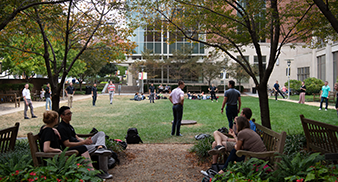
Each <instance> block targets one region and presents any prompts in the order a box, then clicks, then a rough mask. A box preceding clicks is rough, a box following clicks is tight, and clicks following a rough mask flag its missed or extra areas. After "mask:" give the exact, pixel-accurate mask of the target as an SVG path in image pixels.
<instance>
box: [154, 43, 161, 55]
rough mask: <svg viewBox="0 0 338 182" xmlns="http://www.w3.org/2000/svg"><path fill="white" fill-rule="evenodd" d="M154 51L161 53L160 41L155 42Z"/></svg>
mask: <svg viewBox="0 0 338 182" xmlns="http://www.w3.org/2000/svg"><path fill="white" fill-rule="evenodd" d="M155 53H156V54H161V43H155Z"/></svg>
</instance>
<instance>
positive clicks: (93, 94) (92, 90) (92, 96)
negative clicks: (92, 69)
mask: <svg viewBox="0 0 338 182" xmlns="http://www.w3.org/2000/svg"><path fill="white" fill-rule="evenodd" d="M92 97H94V93H93V89H92Z"/></svg>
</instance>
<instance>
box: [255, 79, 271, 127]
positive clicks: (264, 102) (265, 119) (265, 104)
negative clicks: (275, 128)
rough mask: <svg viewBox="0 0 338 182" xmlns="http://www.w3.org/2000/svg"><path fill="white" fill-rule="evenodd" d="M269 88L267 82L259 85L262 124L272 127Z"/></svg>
mask: <svg viewBox="0 0 338 182" xmlns="http://www.w3.org/2000/svg"><path fill="white" fill-rule="evenodd" d="M267 90H268V87H267V85H266V84H261V85H259V86H258V87H257V91H258V96H259V106H260V111H261V120H262V125H263V126H265V127H267V128H270V129H271V123H270V110H269V99H268V92H267Z"/></svg>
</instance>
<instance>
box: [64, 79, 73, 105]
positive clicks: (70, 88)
mask: <svg viewBox="0 0 338 182" xmlns="http://www.w3.org/2000/svg"><path fill="white" fill-rule="evenodd" d="M65 91H66V96H67V97H68V107H70V108H73V98H74V94H75V88H74V87H73V83H72V82H70V83H69V86H68V87H67V88H66V90H65Z"/></svg>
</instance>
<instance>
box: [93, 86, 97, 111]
mask: <svg viewBox="0 0 338 182" xmlns="http://www.w3.org/2000/svg"><path fill="white" fill-rule="evenodd" d="M92 97H93V106H95V102H96V99H97V87H96V83H94V85H93V87H92Z"/></svg>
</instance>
